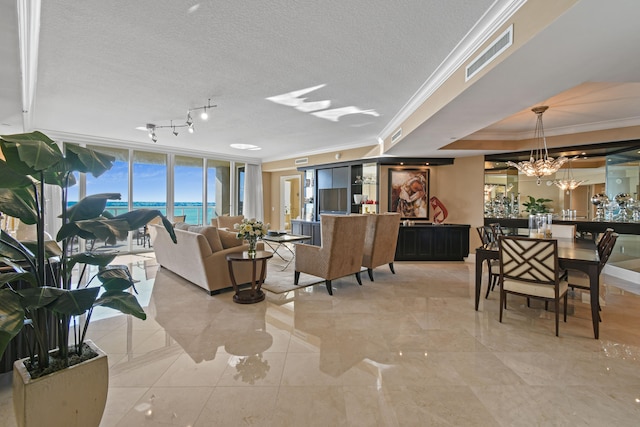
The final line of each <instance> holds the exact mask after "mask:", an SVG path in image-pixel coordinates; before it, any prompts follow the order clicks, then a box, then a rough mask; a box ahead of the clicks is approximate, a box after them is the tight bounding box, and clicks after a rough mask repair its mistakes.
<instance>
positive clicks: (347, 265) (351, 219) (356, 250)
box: [320, 215, 367, 274]
mask: <svg viewBox="0 0 640 427" xmlns="http://www.w3.org/2000/svg"><path fill="white" fill-rule="evenodd" d="M320 226H321V233H322V249H321V250H322V251H328V252H329V254H330V255H329V259H328V262H329V266H328V269H329V271H330V272H334V273H335V272H338V271H342V270H343V269H346V270H349V271H347V272H346V273H345V274H350V273H352V272H353V271H351V270H352V269H353V266H357V268H360V265H361V264H362V254H363V251H364V238H365V232H366V227H367V217H366V216H365V215H321V217H320ZM356 270H357V269H356ZM354 271H355V270H354Z"/></svg>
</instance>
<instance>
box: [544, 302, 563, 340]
mask: <svg viewBox="0 0 640 427" xmlns="http://www.w3.org/2000/svg"><path fill="white" fill-rule="evenodd" d="M544 303H545V305H546V304H547V301H545V302H544ZM554 305H555V306H556V307H555V309H556V336H558V330H559V329H560V298H558V299H556V300H555V302H554Z"/></svg>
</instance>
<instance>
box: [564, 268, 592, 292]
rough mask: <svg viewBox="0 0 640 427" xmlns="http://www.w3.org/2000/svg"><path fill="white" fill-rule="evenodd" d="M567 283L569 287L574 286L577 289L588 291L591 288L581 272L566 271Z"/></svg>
mask: <svg viewBox="0 0 640 427" xmlns="http://www.w3.org/2000/svg"><path fill="white" fill-rule="evenodd" d="M567 281H568V282H569V285H572V286H576V287H578V288H582V289H590V287H591V284H590V283H589V276H587V274H586V273H583V272H582V271H577V270H568V271H567Z"/></svg>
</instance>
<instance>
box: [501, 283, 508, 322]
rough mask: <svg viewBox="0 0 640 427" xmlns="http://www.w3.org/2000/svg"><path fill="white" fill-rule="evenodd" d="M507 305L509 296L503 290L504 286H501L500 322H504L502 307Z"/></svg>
mask: <svg viewBox="0 0 640 427" xmlns="http://www.w3.org/2000/svg"><path fill="white" fill-rule="evenodd" d="M503 306H504V307H506V306H507V298H506V296H505V294H504V292H503V291H502V288H500V323H502V308H503Z"/></svg>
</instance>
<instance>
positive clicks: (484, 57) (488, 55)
mask: <svg viewBox="0 0 640 427" xmlns="http://www.w3.org/2000/svg"><path fill="white" fill-rule="evenodd" d="M512 44H513V25H510V26H509V28H507V29H506V31H505V32H504V33H502V34H501V35H500V37H498V38H497V39H495V40H494V41H493V43H491V44H490V45H489V46H487V48H486V49H485V50H483V51H482V53H481V54H480V55H478V56H476V57H475V59H473V60H472V61H471V62H470V63H469V65H467V68H466V69H465V81H469V79H470V78H471V77H473V76H475V75H476V74H478V73H479V72H480V70H482V69H483V68H484V67H486V66H487V65H489V64H490V63H491V61H493V60H494V59H495V58H496V57H497V56H498V55H500V54H501V53H502V52H504V51H505V50H506V49H507V48H508V47H509V46H511V45H512Z"/></svg>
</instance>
